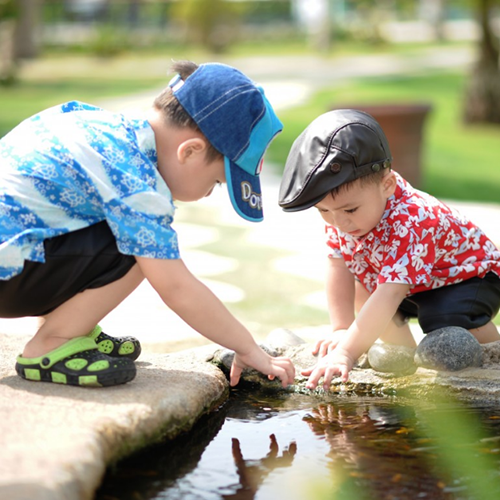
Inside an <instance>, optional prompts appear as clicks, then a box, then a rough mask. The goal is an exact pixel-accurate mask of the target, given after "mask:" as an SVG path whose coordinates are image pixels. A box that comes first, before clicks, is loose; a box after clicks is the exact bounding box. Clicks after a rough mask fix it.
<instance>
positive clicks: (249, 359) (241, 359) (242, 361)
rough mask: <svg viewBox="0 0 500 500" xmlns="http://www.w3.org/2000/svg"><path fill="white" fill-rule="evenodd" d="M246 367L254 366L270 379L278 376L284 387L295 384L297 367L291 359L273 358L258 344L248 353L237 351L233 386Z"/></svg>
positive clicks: (231, 381)
mask: <svg viewBox="0 0 500 500" xmlns="http://www.w3.org/2000/svg"><path fill="white" fill-rule="evenodd" d="M245 368H254V369H255V370H257V371H259V372H261V373H264V374H265V375H267V378H268V379H269V380H274V379H275V378H276V377H278V378H279V379H280V380H281V385H282V386H283V387H287V386H289V385H290V384H293V381H294V379H295V368H294V366H293V363H292V362H291V361H290V359H288V358H284V357H278V358H273V357H272V356H269V354H267V353H265V352H264V351H263V350H262V349H261V348H260V347H259V346H257V345H256V348H255V349H253V350H252V351H250V352H249V353H248V354H238V353H235V355H234V360H233V364H232V366H231V373H230V382H229V383H230V384H231V386H235V385H236V384H237V383H238V382H239V380H240V375H241V372H242V371H243V370H244V369H245Z"/></svg>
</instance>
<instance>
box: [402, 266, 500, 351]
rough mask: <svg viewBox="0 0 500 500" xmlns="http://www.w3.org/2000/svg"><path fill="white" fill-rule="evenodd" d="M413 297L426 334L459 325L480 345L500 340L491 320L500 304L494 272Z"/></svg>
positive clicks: (499, 282) (499, 285)
mask: <svg viewBox="0 0 500 500" xmlns="http://www.w3.org/2000/svg"><path fill="white" fill-rule="evenodd" d="M410 300H411V301H412V302H413V303H415V304H418V320H419V323H420V325H421V327H422V330H423V331H424V332H425V333H430V332H432V331H435V330H438V329H441V328H446V327H449V326H459V327H462V328H465V329H466V330H468V331H469V332H470V333H471V334H472V335H473V336H474V337H476V339H477V340H478V341H479V343H481V344H485V343H489V342H495V341H498V340H500V334H499V333H498V329H497V327H496V326H495V324H494V323H493V322H492V321H491V320H492V319H493V318H494V317H495V316H496V314H497V312H498V309H499V307H500V279H499V278H498V276H497V275H496V274H494V273H492V272H490V273H488V274H487V275H486V276H485V277H484V278H471V279H469V280H465V281H462V282H460V283H458V284H455V285H449V286H445V287H442V288H437V289H434V290H429V291H427V292H422V293H418V294H415V295H414V296H412V297H410Z"/></svg>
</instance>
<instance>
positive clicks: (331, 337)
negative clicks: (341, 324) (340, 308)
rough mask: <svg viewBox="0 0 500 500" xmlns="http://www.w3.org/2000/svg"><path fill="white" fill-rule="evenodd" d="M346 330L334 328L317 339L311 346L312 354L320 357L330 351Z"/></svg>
mask: <svg viewBox="0 0 500 500" xmlns="http://www.w3.org/2000/svg"><path fill="white" fill-rule="evenodd" d="M346 332H347V330H336V331H334V332H331V333H329V334H328V335H326V336H325V337H324V338H322V339H319V340H318V341H317V342H316V344H315V345H314V347H313V350H312V354H313V355H314V356H316V354H317V355H318V357H320V358H322V357H323V356H326V355H327V354H328V353H329V352H332V351H333V350H334V349H335V348H336V347H337V345H338V343H339V342H340V340H341V339H342V337H343V336H345V335H346Z"/></svg>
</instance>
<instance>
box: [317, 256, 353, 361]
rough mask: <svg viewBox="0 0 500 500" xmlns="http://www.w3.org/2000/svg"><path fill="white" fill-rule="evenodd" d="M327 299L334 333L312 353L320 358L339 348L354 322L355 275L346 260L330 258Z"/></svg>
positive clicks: (320, 342) (327, 336) (322, 340)
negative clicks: (348, 267)
mask: <svg viewBox="0 0 500 500" xmlns="http://www.w3.org/2000/svg"><path fill="white" fill-rule="evenodd" d="M326 298H327V301H328V312H329V314H330V324H331V326H332V331H331V333H330V334H328V335H326V336H325V337H323V338H321V339H319V340H318V341H317V342H316V344H315V345H314V348H313V350H312V353H313V354H317V355H318V356H319V357H323V356H326V354H327V353H328V352H329V351H333V349H335V347H337V345H338V343H339V342H340V340H341V339H342V338H343V337H344V336H345V335H346V331H347V329H348V328H349V327H350V326H351V324H352V322H353V321H354V275H353V274H352V273H351V271H349V269H347V266H346V265H345V262H344V259H340V258H328V263H327V267H326Z"/></svg>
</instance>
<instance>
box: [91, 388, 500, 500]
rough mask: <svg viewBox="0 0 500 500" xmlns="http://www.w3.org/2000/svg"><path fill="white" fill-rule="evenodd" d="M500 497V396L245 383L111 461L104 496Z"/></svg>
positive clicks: (295, 499)
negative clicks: (180, 426) (320, 391)
mask: <svg viewBox="0 0 500 500" xmlns="http://www.w3.org/2000/svg"><path fill="white" fill-rule="evenodd" d="M280 497H282V498H283V499H285V498H286V500H299V499H300V500H323V499H325V500H326V499H329V500H362V499H370V500H372V499H373V500H379V499H380V500H415V499H431V500H448V499H450V500H451V499H453V500H472V499H474V500H475V499H477V500H490V499H491V500H493V499H498V498H500V403H495V404H492V403H479V402H476V403H473V404H471V403H467V404H465V403H460V402H458V401H456V400H452V399H450V398H449V395H447V394H444V393H440V394H436V395H435V396H434V397H429V396H426V397H425V398H424V397H420V398H419V397H411V398H408V397H401V396H376V395H373V396H370V395H347V394H346V395H326V396H323V397H321V398H319V397H311V396H306V395H301V394H282V395H280V396H277V395H272V396H271V395H265V394H260V393H251V392H242V391H233V393H232V396H231V398H230V399H229V401H228V402H227V403H226V404H225V405H224V406H222V407H221V408H220V409H218V411H216V412H213V413H212V414H210V415H208V416H205V417H203V418H202V419H201V420H200V421H199V422H198V423H197V425H196V426H195V427H194V428H193V429H192V431H190V432H189V433H187V434H186V435H183V436H180V437H178V438H177V439H175V440H173V441H169V442H165V443H162V444H161V445H157V446H155V447H152V448H149V449H147V450H145V451H142V452H140V453H138V454H136V455H134V456H133V457H131V458H128V459H126V460H124V461H122V462H120V463H119V464H118V465H117V466H115V467H113V468H112V469H110V470H108V472H107V474H106V477H105V479H104V481H103V484H102V486H101V488H100V489H99V490H98V492H97V493H96V496H95V500H116V499H119V500H129V499H130V500H141V499H148V500H149V499H175V500H181V499H182V500H198V499H199V500H223V499H231V500H249V499H260V500H274V499H280Z"/></svg>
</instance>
